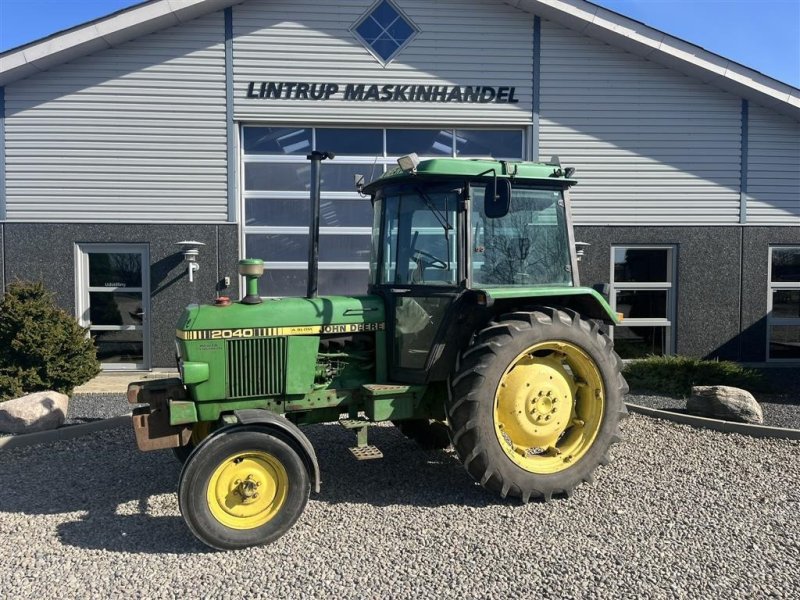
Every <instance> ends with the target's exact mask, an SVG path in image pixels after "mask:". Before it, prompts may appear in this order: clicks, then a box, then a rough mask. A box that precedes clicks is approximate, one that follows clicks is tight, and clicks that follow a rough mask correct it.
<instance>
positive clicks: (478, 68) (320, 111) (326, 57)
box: [233, 0, 533, 125]
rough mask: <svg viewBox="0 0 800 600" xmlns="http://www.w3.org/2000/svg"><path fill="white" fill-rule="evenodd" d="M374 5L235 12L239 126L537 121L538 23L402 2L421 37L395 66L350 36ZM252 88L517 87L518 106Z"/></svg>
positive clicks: (462, 4) (259, 1)
mask: <svg viewBox="0 0 800 600" xmlns="http://www.w3.org/2000/svg"><path fill="white" fill-rule="evenodd" d="M373 4H374V0H344V1H341V2H319V1H317V0H275V1H267V0H250V1H248V2H245V3H244V4H242V5H237V6H234V7H233V26H234V30H233V31H234V47H233V61H234V97H235V114H236V117H237V119H240V120H251V121H256V120H257V121H269V122H274V123H279V122H296V123H308V122H314V123H366V122H371V123H381V124H392V123H398V124H408V123H413V124H419V125H424V124H432V125H457V124H465V125H466V124H474V125H493V124H520V125H527V124H530V122H531V106H532V86H531V80H532V77H531V74H532V68H533V58H532V57H533V16H532V15H530V14H528V13H524V12H522V11H519V10H517V9H514V8H511V7H510V6H508V5H506V4H504V3H503V2H501V1H499V0H488V1H486V2H479V1H477V0H437V1H436V2H431V1H429V0H395V4H396V5H397V6H398V7H399V8H400V9H401V10H402V11H403V12H404V13H405V14H406V16H407V17H408V18H409V19H411V20H412V21H413V22H414V24H415V25H416V26H417V27H418V28H419V29H420V33H419V35H418V36H417V37H416V38H415V39H414V40H413V41H412V42H411V43H410V44H409V45H408V46H406V48H404V49H403V50H402V51H401V52H400V54H399V55H398V56H397V57H396V58H395V59H394V61H393V62H391V63H390V64H389V65H387V66H386V67H384V66H382V65H381V64H380V63H379V62H378V61H377V60H376V59H375V58H374V57H373V56H372V55H371V54H370V53H369V52H368V51H367V50H366V49H365V48H364V47H363V46H362V44H361V43H360V42H358V41H356V39H355V38H354V36H353V34H352V33H351V32H350V28H351V27H352V26H353V25H354V24H355V23H356V22H357V21H358V19H359V18H360V17H361V15H363V14H364V13H365V12H366V11H367V10H368V9H369V8H370V7H371V6H372V5H373ZM250 81H256V82H263V81H267V82H270V81H273V82H298V81H299V82H309V83H336V84H339V85H340V86H341V88H342V89H344V85H345V84H347V83H354V84H367V85H369V84H399V85H407V84H408V85H412V84H421V85H460V86H475V85H487V86H495V87H497V86H513V87H516V94H515V97H516V98H517V99H518V100H519V102H518V103H515V104H496V103H492V104H468V103H463V104H460V103H453V102H450V103H442V102H440V103H427V102H365V101H361V102H355V101H344V100H341V99H338V100H335V99H330V100H318V101H314V100H274V99H271V100H264V99H249V98H247V97H246V93H247V86H248V83H249V82H250Z"/></svg>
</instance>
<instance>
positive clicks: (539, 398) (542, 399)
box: [494, 341, 605, 474]
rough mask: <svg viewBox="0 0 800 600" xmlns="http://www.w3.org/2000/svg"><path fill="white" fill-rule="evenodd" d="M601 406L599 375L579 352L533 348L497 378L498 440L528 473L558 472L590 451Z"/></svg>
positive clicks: (563, 345)
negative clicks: (498, 381)
mask: <svg viewBox="0 0 800 600" xmlns="http://www.w3.org/2000/svg"><path fill="white" fill-rule="evenodd" d="M604 404H605V394H604V388H603V378H602V375H601V373H600V370H599V368H598V367H597V364H596V363H595V361H594V360H593V359H592V358H591V357H590V356H589V355H588V354H587V353H586V352H585V351H584V350H583V349H581V348H579V347H578V346H576V345H574V344H571V343H569V342H565V341H548V342H541V343H539V344H534V345H533V346H531V347H530V348H528V349H527V350H525V351H524V352H522V353H520V354H519V355H518V356H517V357H516V358H515V359H514V360H513V361H511V364H510V365H509V367H508V369H506V371H505V372H504V373H503V376H502V377H501V378H500V383H499V385H498V386H497V392H496V394H495V401H494V427H495V433H496V435H497V440H498V442H499V443H500V446H501V448H502V449H503V451H504V452H505V454H506V455H507V456H508V457H509V458H510V459H511V460H512V461H514V463H515V464H517V465H518V466H519V467H521V468H523V469H525V470H526V471H529V472H531V473H537V474H550V473H558V472H559V471H563V470H565V469H568V468H569V467H570V466H572V465H574V464H575V463H576V462H577V461H579V460H580V459H581V458H582V457H583V456H584V455H585V454H586V453H587V452H588V451H589V449H590V448H591V447H592V444H593V443H594V440H595V438H596V437H597V434H598V432H599V431H600V425H601V423H602V420H603V409H604Z"/></svg>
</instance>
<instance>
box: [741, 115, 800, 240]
mask: <svg viewBox="0 0 800 600" xmlns="http://www.w3.org/2000/svg"><path fill="white" fill-rule="evenodd" d="M747 158H748V160H747V223H751V224H758V225H800V123H798V122H797V121H794V120H792V119H790V118H788V117H784V116H783V115H779V114H778V113H776V112H773V111H771V110H769V109H766V108H763V107H761V106H758V105H755V104H752V103H751V104H750V110H749V136H748V154H747ZM798 241H800V233H798Z"/></svg>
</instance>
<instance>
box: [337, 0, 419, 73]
mask: <svg viewBox="0 0 800 600" xmlns="http://www.w3.org/2000/svg"><path fill="white" fill-rule="evenodd" d="M352 31H353V33H354V34H355V36H356V37H357V38H358V39H359V40H360V41H361V42H362V43H363V44H364V45H365V46H366V47H367V49H368V50H369V51H370V52H372V53H373V54H374V55H375V57H376V58H378V59H379V60H380V61H381V62H382V63H383V64H386V63H388V62H389V61H391V60H392V59H393V58H394V57H395V56H397V54H398V53H399V52H400V50H402V49H403V48H404V47H405V46H406V45H407V44H408V43H409V42H410V41H411V40H412V39H414V37H415V36H416V35H417V33H418V32H419V29H417V27H416V26H415V25H414V23H412V22H411V21H410V20H409V19H408V18H407V17H406V16H405V15H403V13H401V12H400V10H399V9H398V8H396V7H395V6H394V4H392V3H391V2H389V0H381V1H380V2H378V3H377V4H376V5H374V6H373V7H372V8H371V9H370V10H369V11H367V13H366V14H365V15H364V16H363V17H361V18H360V19H359V20H358V22H357V23H356V24H355V25H354V26H353V29H352Z"/></svg>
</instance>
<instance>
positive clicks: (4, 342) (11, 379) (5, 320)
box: [0, 282, 100, 400]
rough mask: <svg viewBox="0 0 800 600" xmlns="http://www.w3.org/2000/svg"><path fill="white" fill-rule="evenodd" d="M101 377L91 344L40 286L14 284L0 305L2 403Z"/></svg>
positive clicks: (65, 390)
mask: <svg viewBox="0 0 800 600" xmlns="http://www.w3.org/2000/svg"><path fill="white" fill-rule="evenodd" d="M99 372H100V363H99V362H98V361H97V352H96V349H95V346H94V342H93V341H92V340H91V339H90V338H88V337H87V336H86V330H85V329H83V328H82V327H81V326H80V325H78V323H77V322H76V321H75V319H74V318H73V317H71V316H70V315H68V314H67V313H66V312H64V311H63V310H61V309H59V308H58V307H56V305H55V303H54V301H53V295H52V294H51V293H50V292H48V291H47V290H46V289H45V288H44V286H43V285H42V284H41V283H29V282H17V283H12V284H11V285H9V286H8V289H7V291H6V293H5V295H4V296H3V298H2V300H0V400H8V399H9V398H14V397H16V396H19V395H21V394H23V393H26V394H28V393H32V392H39V391H43V390H56V391H58V392H63V393H65V394H70V393H72V389H73V388H74V387H75V386H76V385H80V384H82V383H85V382H87V381H88V380H89V379H91V378H92V377H94V376H95V375H97V374H98V373H99Z"/></svg>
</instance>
